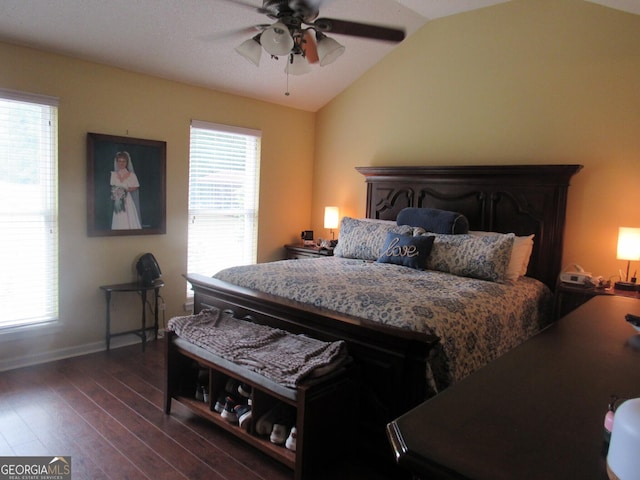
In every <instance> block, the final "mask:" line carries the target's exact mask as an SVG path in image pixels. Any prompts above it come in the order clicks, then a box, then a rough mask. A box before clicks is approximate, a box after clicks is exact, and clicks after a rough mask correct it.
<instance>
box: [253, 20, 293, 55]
mask: <svg viewBox="0 0 640 480" xmlns="http://www.w3.org/2000/svg"><path fill="white" fill-rule="evenodd" d="M293 43H294V42H293V37H292V36H291V33H289V28H288V27H287V26H286V25H285V24H284V23H282V22H276V23H274V24H273V25H271V26H270V27H269V28H267V29H266V30H265V31H264V32H262V35H260V44H261V45H262V48H264V49H265V50H266V51H267V52H268V53H270V54H271V55H276V56H278V55H287V54H288V53H289V52H291V49H292V48H293Z"/></svg>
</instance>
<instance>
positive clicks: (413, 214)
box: [396, 207, 469, 235]
mask: <svg viewBox="0 0 640 480" xmlns="http://www.w3.org/2000/svg"><path fill="white" fill-rule="evenodd" d="M396 223H397V224H398V225H410V226H412V227H422V228H424V229H425V230H426V231H427V232H433V233H445V234H448V235H458V234H461V233H467V232H469V220H467V217H465V216H464V215H462V214H461V213H458V212H450V211H448V210H439V209H437V208H412V207H409V208H403V209H402V210H400V213H398V217H397V219H396Z"/></svg>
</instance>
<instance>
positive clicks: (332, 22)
mask: <svg viewBox="0 0 640 480" xmlns="http://www.w3.org/2000/svg"><path fill="white" fill-rule="evenodd" d="M311 25H313V26H314V28H316V30H318V31H320V32H322V33H335V34H339V35H350V36H352V37H364V38H372V39H374V40H386V41H389V42H401V41H402V40H404V37H405V32H404V30H403V29H399V28H392V27H383V26H381V25H372V24H368V23H359V22H350V21H348V20H337V19H335V18H319V19H318V20H316V21H315V22H313V23H312V24H311Z"/></svg>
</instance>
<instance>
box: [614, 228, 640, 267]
mask: <svg viewBox="0 0 640 480" xmlns="http://www.w3.org/2000/svg"><path fill="white" fill-rule="evenodd" d="M617 258H618V260H633V261H638V260H640V228H629V227H620V228H619V230H618V255H617Z"/></svg>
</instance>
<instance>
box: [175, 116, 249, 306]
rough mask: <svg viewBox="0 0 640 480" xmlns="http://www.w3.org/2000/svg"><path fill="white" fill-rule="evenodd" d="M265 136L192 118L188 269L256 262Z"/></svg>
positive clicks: (208, 270) (206, 271)
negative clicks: (261, 166) (261, 153)
mask: <svg viewBox="0 0 640 480" xmlns="http://www.w3.org/2000/svg"><path fill="white" fill-rule="evenodd" d="M260 139H261V132H260V131H257V130H250V129H245V128H239V127H231V126H227V125H218V124H212V123H207V122H200V121H195V120H194V121H192V122H191V143H190V154H189V227H188V247H187V248H188V251H187V269H188V272H190V273H201V274H204V275H213V274H215V273H216V272H218V271H219V270H221V269H223V268H226V267H230V266H234V265H247V264H251V263H255V262H256V252H257V234H258V193H259V179H260V178H259V177H260V175H259V172H260ZM188 294H190V290H189V289H188Z"/></svg>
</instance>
